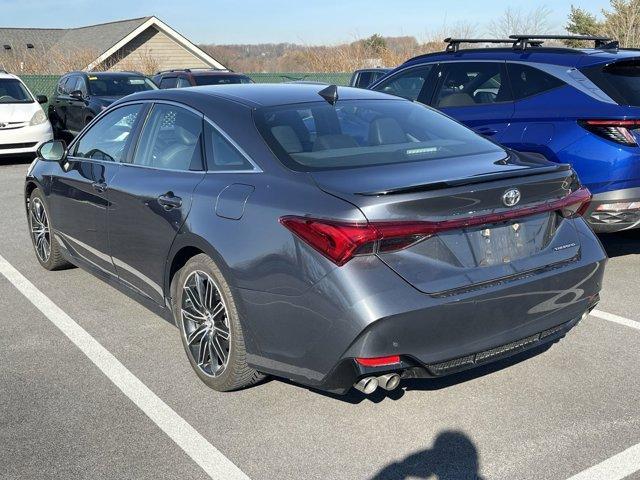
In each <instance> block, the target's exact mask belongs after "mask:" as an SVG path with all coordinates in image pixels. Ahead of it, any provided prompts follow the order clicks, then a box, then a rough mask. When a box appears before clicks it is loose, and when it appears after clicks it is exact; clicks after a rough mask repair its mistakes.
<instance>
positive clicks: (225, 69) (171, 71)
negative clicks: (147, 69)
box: [156, 67, 233, 75]
mask: <svg viewBox="0 0 640 480" xmlns="http://www.w3.org/2000/svg"><path fill="white" fill-rule="evenodd" d="M197 71H201V72H207V71H212V72H233V70H230V69H228V68H207V67H198V68H171V69H169V70H160V71H159V72H156V75H160V74H161V73H173V72H187V73H191V72H197Z"/></svg>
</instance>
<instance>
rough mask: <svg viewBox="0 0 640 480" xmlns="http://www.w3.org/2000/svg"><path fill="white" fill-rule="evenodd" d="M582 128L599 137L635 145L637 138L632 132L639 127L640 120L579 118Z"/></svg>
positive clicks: (636, 144) (631, 145)
mask: <svg viewBox="0 0 640 480" xmlns="http://www.w3.org/2000/svg"><path fill="white" fill-rule="evenodd" d="M578 123H579V124H580V125H582V127H583V128H585V129H587V130H589V131H590V132H592V133H595V134H596V135H598V136H599V137H602V138H606V139H607V140H611V141H612V142H615V143H619V144H621V145H627V146H629V147H637V146H638V140H637V139H636V136H635V134H634V132H633V130H636V129H638V128H640V120H580V121H579V122H578Z"/></svg>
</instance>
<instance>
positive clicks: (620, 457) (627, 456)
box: [568, 443, 640, 480]
mask: <svg viewBox="0 0 640 480" xmlns="http://www.w3.org/2000/svg"><path fill="white" fill-rule="evenodd" d="M639 470H640V443H639V444H637V445H634V446H633V447H630V448H627V449H626V450H625V451H624V452H621V453H619V454H617V455H614V456H613V457H611V458H608V459H607V460H605V461H604V462H602V463H599V464H597V465H594V466H593V467H591V468H587V469H586V470H584V471H583V472H580V473H578V474H577V475H574V476H573V477H571V478H569V479H568V480H622V479H623V478H626V477H628V476H629V475H631V474H633V473H636V472H637V471H639Z"/></svg>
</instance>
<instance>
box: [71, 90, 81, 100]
mask: <svg viewBox="0 0 640 480" xmlns="http://www.w3.org/2000/svg"><path fill="white" fill-rule="evenodd" d="M69 96H70V97H71V98H75V99H76V100H84V95H83V94H82V92H81V91H80V90H74V91H73V92H71V93H70V94H69Z"/></svg>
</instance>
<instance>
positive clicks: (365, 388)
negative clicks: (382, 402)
mask: <svg viewBox="0 0 640 480" xmlns="http://www.w3.org/2000/svg"><path fill="white" fill-rule="evenodd" d="M398 385H400V375H398V374H397V373H387V374H385V375H381V376H379V377H364V378H361V379H360V380H358V381H357V382H356V383H355V384H354V385H353V387H354V388H355V389H356V390H359V391H361V392H362V393H364V394H366V395H370V394H372V393H373V392H375V391H376V389H377V388H378V387H380V388H382V389H384V390H394V389H396V388H398Z"/></svg>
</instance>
